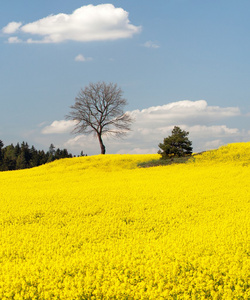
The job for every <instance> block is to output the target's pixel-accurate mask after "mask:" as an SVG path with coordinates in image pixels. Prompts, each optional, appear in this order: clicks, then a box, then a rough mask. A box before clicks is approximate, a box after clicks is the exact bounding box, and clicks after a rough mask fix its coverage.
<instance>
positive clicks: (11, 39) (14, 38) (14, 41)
mask: <svg viewBox="0 0 250 300" xmlns="http://www.w3.org/2000/svg"><path fill="white" fill-rule="evenodd" d="M22 42H23V41H22V40H20V39H19V38H18V37H17V36H11V37H9V38H8V43H10V44H17V43H22Z"/></svg>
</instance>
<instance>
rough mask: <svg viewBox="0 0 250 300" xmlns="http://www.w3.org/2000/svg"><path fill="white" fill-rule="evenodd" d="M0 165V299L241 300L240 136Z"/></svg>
mask: <svg viewBox="0 0 250 300" xmlns="http://www.w3.org/2000/svg"><path fill="white" fill-rule="evenodd" d="M159 158H160V156H159V155H157V154H155V155H105V156H101V155H97V156H92V157H80V158H71V159H63V160H59V161H55V162H53V163H50V164H47V165H43V166H40V167H37V168H33V169H29V170H20V171H11V172H1V173H0V186H1V189H0V225H1V226H0V231H1V234H0V243H1V247H0V266H1V267H0V299H250V278H249V269H250V238H249V232H250V218H249V215H250V201H249V199H250V189H249V182H250V169H249V163H250V143H239V144H231V145H228V146H224V147H221V148H220V149H218V150H214V151H209V152H205V153H203V154H201V155H197V156H194V161H188V162H187V163H185V164H176V165H175V164H172V165H170V166H159V167H154V168H138V167H137V165H138V164H139V163H142V162H145V161H150V160H156V159H159Z"/></svg>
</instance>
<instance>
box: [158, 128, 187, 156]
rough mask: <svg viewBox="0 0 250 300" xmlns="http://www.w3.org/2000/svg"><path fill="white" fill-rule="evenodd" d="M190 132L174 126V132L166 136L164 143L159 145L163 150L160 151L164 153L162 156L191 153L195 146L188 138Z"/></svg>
mask: <svg viewBox="0 0 250 300" xmlns="http://www.w3.org/2000/svg"><path fill="white" fill-rule="evenodd" d="M188 135H189V132H188V131H185V130H182V129H181V128H180V127H178V126H174V129H173V130H172V134H171V135H169V136H168V137H167V138H164V140H163V143H160V144H159V145H158V146H159V148H160V149H161V150H162V151H161V150H159V151H158V153H160V154H161V155H162V158H168V157H169V156H172V155H173V156H178V157H181V156H185V155H191V154H192V151H193V148H192V142H191V141H190V140H189V139H188Z"/></svg>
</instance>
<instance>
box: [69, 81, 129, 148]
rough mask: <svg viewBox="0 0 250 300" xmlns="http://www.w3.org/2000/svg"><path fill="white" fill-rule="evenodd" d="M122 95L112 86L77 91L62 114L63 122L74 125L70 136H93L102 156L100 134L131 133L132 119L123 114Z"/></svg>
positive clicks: (95, 84) (115, 86) (97, 86)
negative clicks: (96, 140) (73, 102)
mask: <svg viewBox="0 0 250 300" xmlns="http://www.w3.org/2000/svg"><path fill="white" fill-rule="evenodd" d="M122 94H123V92H122V90H121V89H120V88H118V87H117V85H116V84H113V83H109V84H107V83H105V82H98V83H90V84H89V85H88V86H86V87H85V89H84V90H83V89H81V91H80V92H79V94H78V96H77V97H76V98H75V104H74V105H72V106H70V108H71V111H70V113H69V114H68V115H66V118H67V119H69V120H73V121H75V122H76V125H75V128H74V130H73V133H86V134H90V133H94V135H95V136H96V137H97V138H98V140H99V144H100V147H101V154H105V153H106V148H105V146H104V143H103V139H102V137H103V136H104V135H112V136H114V137H122V136H124V135H126V133H127V132H128V131H130V130H131V129H130V124H131V123H132V122H133V119H132V118H131V117H130V116H129V115H128V114H127V113H124V112H123V107H124V106H125V105H126V104H127V101H126V100H125V99H124V98H123V97H122Z"/></svg>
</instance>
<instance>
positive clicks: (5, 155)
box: [0, 140, 72, 171]
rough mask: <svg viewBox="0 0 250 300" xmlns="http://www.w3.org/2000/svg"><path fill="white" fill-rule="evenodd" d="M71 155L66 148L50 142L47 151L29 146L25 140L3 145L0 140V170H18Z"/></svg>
mask: <svg viewBox="0 0 250 300" xmlns="http://www.w3.org/2000/svg"><path fill="white" fill-rule="evenodd" d="M67 157H72V154H70V153H68V151H67V150H66V149H63V150H61V149H59V148H58V149H55V147H54V145H53V144H51V145H50V147H49V150H48V151H47V152H45V151H43V150H36V149H35V147H34V146H32V147H31V148H30V147H29V145H28V144H27V143H25V142H22V144H21V145H20V144H19V143H17V144H16V145H15V146H14V145H13V144H11V145H8V146H6V147H4V144H3V142H2V141H1V140H0V171H8V170H19V169H27V168H33V167H37V166H40V165H43V164H46V163H48V162H52V161H54V160H56V159H60V158H67Z"/></svg>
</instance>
